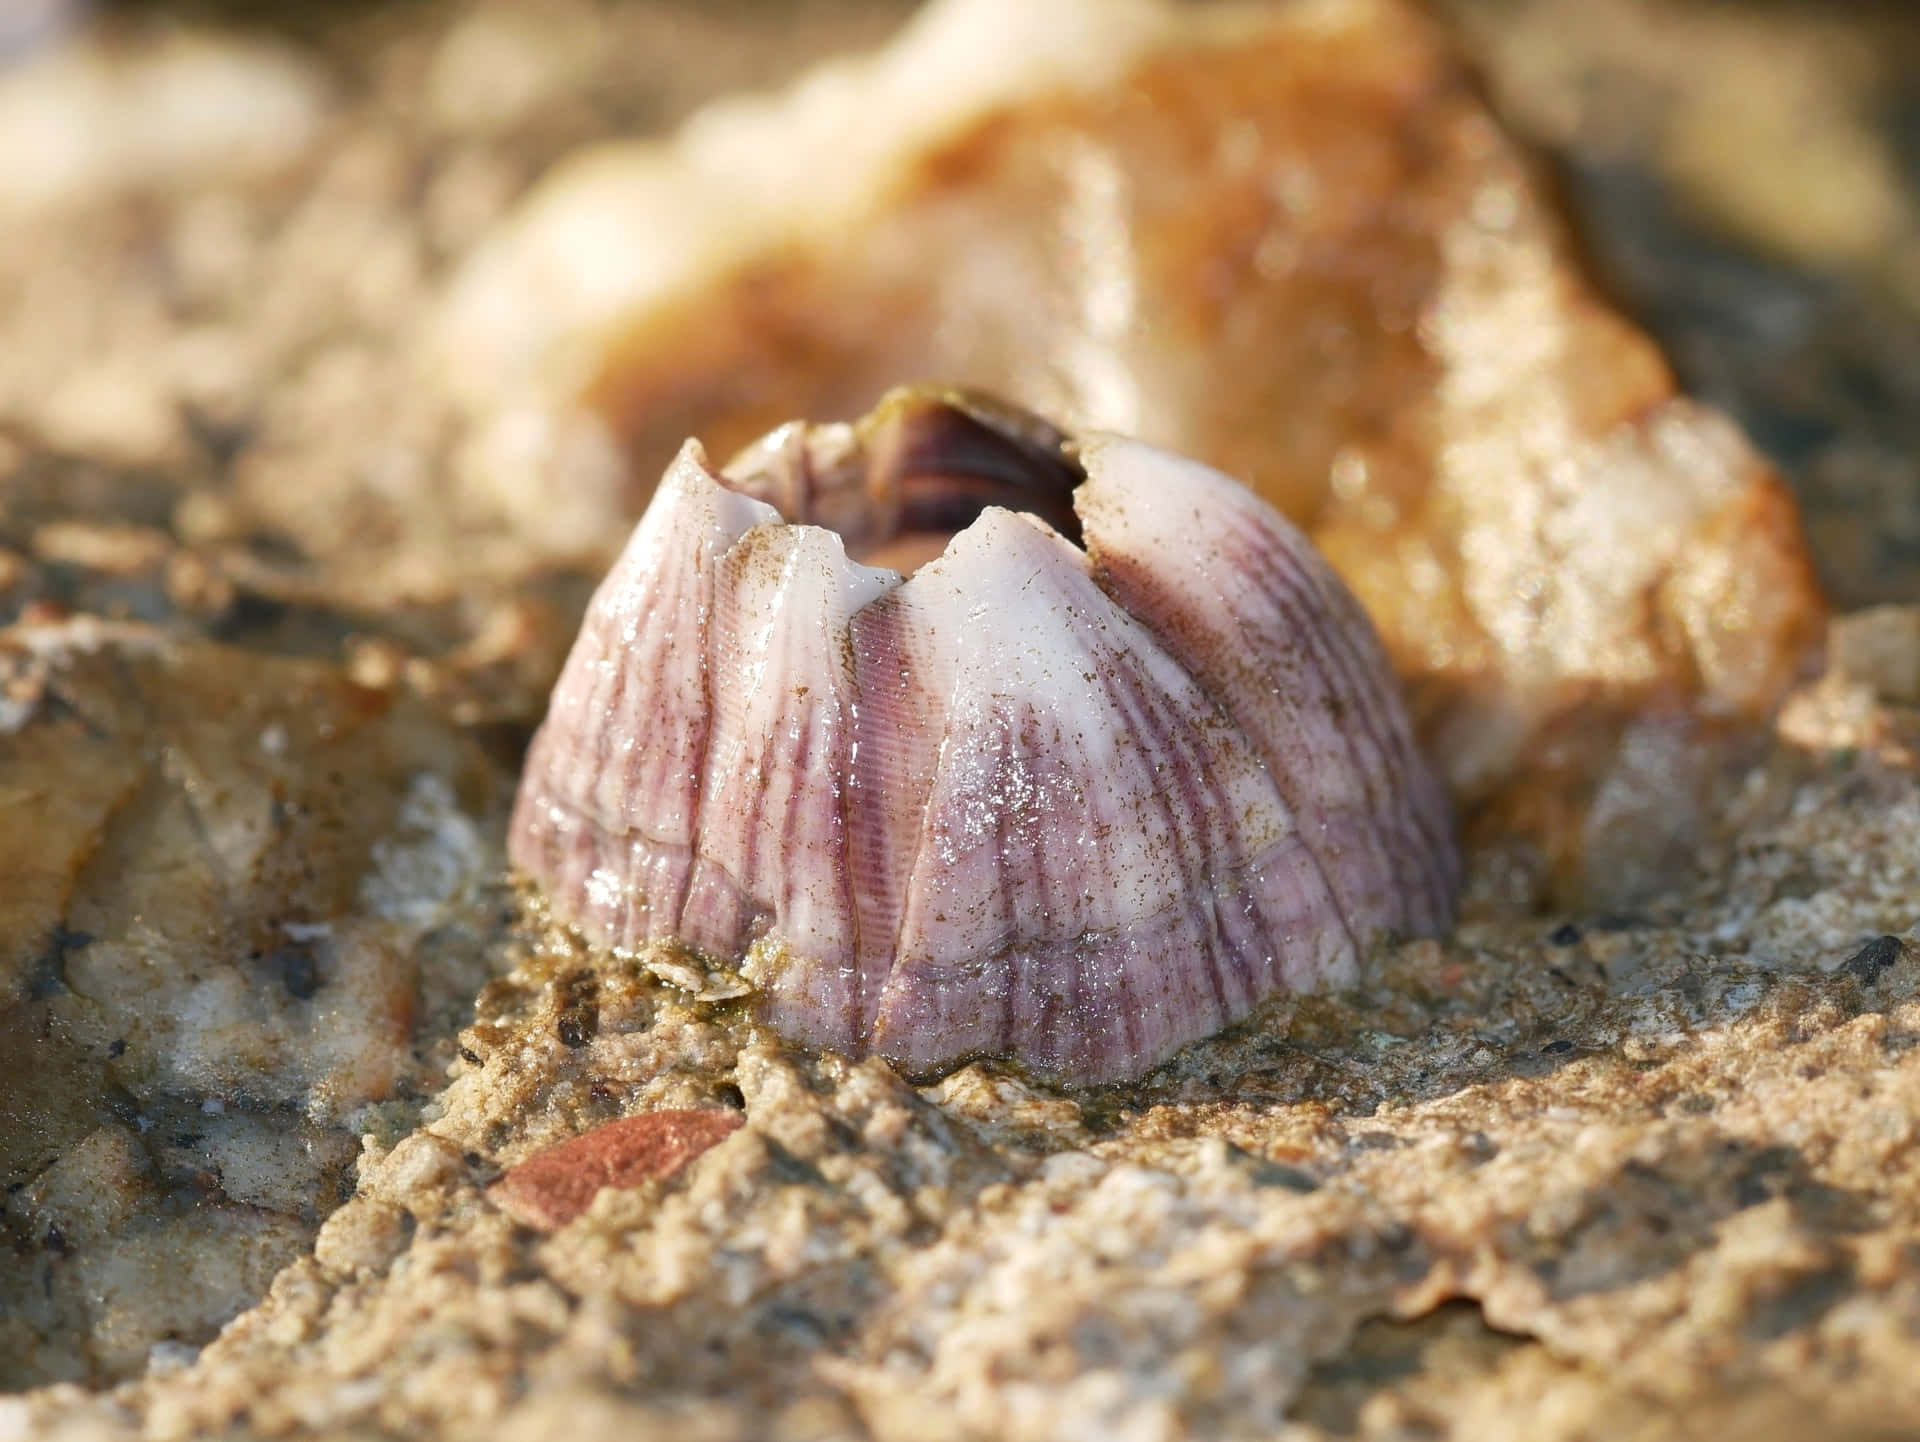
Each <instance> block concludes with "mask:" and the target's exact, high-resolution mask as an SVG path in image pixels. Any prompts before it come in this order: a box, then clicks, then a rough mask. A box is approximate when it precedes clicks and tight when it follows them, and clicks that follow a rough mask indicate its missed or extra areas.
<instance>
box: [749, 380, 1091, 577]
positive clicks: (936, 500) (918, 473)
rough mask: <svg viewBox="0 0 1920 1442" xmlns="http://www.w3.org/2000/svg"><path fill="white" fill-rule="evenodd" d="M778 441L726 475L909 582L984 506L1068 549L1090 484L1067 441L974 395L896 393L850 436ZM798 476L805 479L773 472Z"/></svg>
mask: <svg viewBox="0 0 1920 1442" xmlns="http://www.w3.org/2000/svg"><path fill="white" fill-rule="evenodd" d="M823 429H824V430H825V431H826V432H827V434H826V435H825V436H823V437H822V438H821V440H822V442H823V443H813V444H810V443H809V442H810V439H811V438H810V436H809V435H808V431H807V429H806V428H803V429H802V430H801V431H799V432H798V433H795V432H791V431H787V430H782V431H778V432H775V433H774V434H773V435H772V436H769V437H768V438H766V439H765V440H763V441H761V442H759V443H757V444H755V445H753V446H750V447H748V448H747V449H746V450H745V451H743V452H742V453H741V454H740V455H739V456H736V457H735V458H734V459H733V460H732V461H730V462H729V463H728V464H727V466H726V467H725V469H724V471H723V475H724V476H726V477H727V478H728V479H729V480H732V481H734V482H736V483H738V484H739V485H740V487H741V488H742V489H743V490H746V491H749V492H750V493H752V494H754V495H758V496H760V497H761V498H763V499H765V500H768V501H770V502H772V503H773V504H774V505H775V506H776V507H777V508H778V509H780V510H781V512H782V514H783V515H785V517H786V519H787V520H789V521H794V522H799V523H804V524H814V525H825V526H828V527H830V528H832V529H834V530H837V531H839V532H840V533H841V535H842V537H843V539H845V540H846V541H847V542H848V545H849V551H850V554H851V555H852V556H853V558H854V559H855V560H858V561H862V562H865V563H867V564H870V565H876V566H887V567H891V568H892V569H895V570H899V571H912V570H914V569H916V568H917V567H919V566H920V565H922V564H924V563H925V562H927V561H929V560H932V559H934V558H935V557H937V556H938V555H939V554H940V553H941V552H942V551H943V550H944V549H945V548H946V544H947V542H948V541H949V540H951V539H952V538H953V537H954V536H955V535H956V534H958V533H959V532H960V531H963V530H965V529H966V528H967V527H968V526H969V525H971V524H972V523H973V521H974V520H975V519H976V518H977V517H978V516H979V515H980V513H981V512H982V511H984V510H986V509H987V507H989V506H999V507H1002V508H1004V509H1006V510H1010V511H1020V512H1024V513H1025V514H1028V515H1032V516H1038V517H1039V518H1040V519H1041V520H1043V521H1045V522H1046V523H1047V524H1048V525H1049V526H1051V527H1052V528H1053V529H1054V530H1055V531H1057V532H1059V533H1060V534H1061V535H1062V536H1064V537H1065V538H1066V539H1067V540H1069V541H1071V542H1073V543H1074V544H1075V545H1078V544H1079V543H1080V518H1079V517H1078V516H1077V515H1076V514H1075V513H1074V509H1073V492H1074V488H1075V487H1076V486H1078V485H1079V484H1080V482H1081V481H1083V480H1085V479H1086V472H1085V471H1084V470H1083V469H1082V468H1081V466H1080V464H1079V462H1078V461H1077V460H1076V459H1075V458H1074V454H1073V443H1072V441H1071V439H1070V438H1069V437H1067V436H1066V435H1064V434H1063V433H1062V432H1060V431H1059V430H1057V429H1056V428H1055V427H1054V426H1052V425H1051V424H1049V423H1048V422H1047V421H1045V420H1043V419H1041V418H1040V417H1039V416H1036V415H1032V414H1030V413H1028V412H1026V411H1022V410H1020V409H1019V408H1018V407H1016V406H1012V405H1009V404H1008V403H1007V402H1005V401H1002V400H1000V399H998V398H997V397H994V396H991V395H988V394H986V393H985V392H980V391H970V390H966V389H964V388H960V387H953V386H938V385H913V386H903V387H900V388H899V389H896V390H894V391H892V392H890V393H889V394H887V395H885V396H883V397H882V398H881V399H880V402H879V403H878V404H877V405H876V406H875V407H874V408H873V410H872V411H871V412H869V413H868V414H867V415H865V416H863V417H861V418H860V420H859V421H858V422H856V423H855V424H853V425H852V427H851V428H850V430H849V428H848V427H847V426H845V425H844V424H842V425H835V426H831V427H827V428H823ZM788 468H798V469H799V470H801V471H803V472H805V474H804V475H785V476H780V477H778V478H777V479H776V476H775V475H774V474H773V473H774V472H777V471H781V470H785V469H788Z"/></svg>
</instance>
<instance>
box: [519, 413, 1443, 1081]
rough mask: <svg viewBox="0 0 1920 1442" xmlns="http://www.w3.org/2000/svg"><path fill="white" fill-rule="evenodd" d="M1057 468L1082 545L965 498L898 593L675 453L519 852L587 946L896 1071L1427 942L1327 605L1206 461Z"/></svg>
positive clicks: (1308, 985) (1361, 628)
mask: <svg viewBox="0 0 1920 1442" xmlns="http://www.w3.org/2000/svg"><path fill="white" fill-rule="evenodd" d="M1079 456H1080V460H1081V463H1082V464H1083V465H1084V468H1085V476H1086V479H1085V481H1084V483H1083V484H1081V485H1080V486H1079V488H1078V490H1077V491H1076V492H1074V494H1073V505H1074V507H1075V509H1076V510H1077V512H1078V515H1079V520H1080V526H1081V530H1082V532H1083V539H1084V543H1085V549H1084V550H1083V549H1081V548H1080V547H1078V546H1076V545H1074V544H1072V543H1071V542H1069V541H1068V540H1067V539H1065V538H1063V537H1062V536H1061V535H1060V534H1059V533H1058V532H1056V531H1055V530H1054V529H1052V528H1051V527H1049V526H1048V525H1047V524H1046V523H1045V522H1043V521H1040V520H1037V519H1036V518H1034V517H1032V516H1029V515H1024V514H1019V513H1016V512H1013V511H1008V510H1003V509H1000V508H999V507H988V508H986V509H985V510H983V511H981V512H980V514H979V515H978V517H977V519H975V520H973V521H972V523H971V524H970V525H968V526H967V527H966V528H965V529H964V530H962V531H961V532H960V533H959V534H958V535H956V536H955V537H953V539H952V541H951V543H950V544H949V545H948V546H947V548H946V550H945V552H944V554H942V555H941V556H940V557H939V559H937V560H935V561H932V562H931V563H929V564H927V565H925V566H923V567H921V568H920V569H919V570H917V571H916V572H914V573H913V574H912V575H911V576H910V577H902V576H901V575H900V573H898V572H895V571H890V570H882V569H877V568H874V567H870V566H864V565H860V564H858V563H856V562H855V561H853V560H851V559H849V557H848V556H847V554H846V551H845V549H844V546H843V543H842V541H841V539H840V537H839V536H838V535H836V534H834V533H833V532H831V531H828V530H825V529H823V528H820V527H817V526H812V525H804V524H789V523H787V522H786V521H783V520H782V519H781V517H780V515H779V513H778V512H776V511H775V510H774V509H773V508H772V507H771V506H769V505H766V504H764V503H763V502H760V501H757V500H754V499H750V498H749V497H747V496H744V495H741V494H739V493H738V491H737V489H735V487H737V486H739V485H742V484H749V482H746V481H742V480H736V479H735V478H734V477H733V475H731V474H730V475H729V476H727V477H724V478H723V477H722V476H721V475H719V474H716V473H714V472H713V471H711V470H710V469H709V468H708V467H707V465H706V463H705V460H704V457H703V455H702V453H701V451H700V449H699V447H698V446H697V445H695V444H692V443H689V445H688V446H687V447H686V448H685V450H683V451H682V453H681V455H680V457H679V458H678V459H677V460H676V461H675V462H674V464H673V466H672V468H671V469H670V470H669V471H668V473H667V476H666V479H665V480H664V481H663V482H662V484H661V487H660V489H659V491H658V493H657V494H656V496H655V499H654V501H653V504H652V506H651V507H650V509H649V510H648V513H647V515H646V516H645V517H644V518H643V520H642V521H641V523H640V526H639V527H638V529H637V530H636V531H635V533H634V537H633V539H632V541H631V542H630V543H629V545H628V547H627V549H626V552H625V553H624V554H623V556H622V557H621V559H620V561H619V563H618V564H617V565H616V566H615V568H614V570H613V571H612V572H611V573H610V574H609V576H608V577H607V579H606V581H605V582H604V583H603V585H602V586H601V588H600V590H599V592H598V593H597V594H596V596H595V597H594V600H593V602H592V604H591V606H590V607H589V609H588V612H587V616H586V619H585V622H584V624H583V626H582V629H581V635H580V639H579V641H578V642H577V643H576V645H575V649H574V652H573V654H572V656H571V657H570V658H569V660H568V662H567V666H566V669H565V671H564V673H563V675H562V676H561V679H560V683H559V685H558V687H557V688H556V689H555V691H554V696H553V702H552V706H551V709H550V711H549V713H548V717H547V720H546V722H545V724H544V725H543V726H542V728H541V730H540V732H539V734H538V736H536V738H535V740H534V743H533V747H532V751H531V753H530V755H529V758H528V764H527V772H526V779H525V781H524V783H523V785H522V789H521V793H520V798H519V804H518V807H517V810H516V813H515V817H514V822H513V832H512V852H513V857H514V860H515V862H516V863H517V864H518V865H519V866H520V867H522V868H523V869H524V870H526V871H527V872H529V873H531V874H532V875H533V876H534V877H535V878H536V879H537V880H539V881H540V882H541V883H542V884H543V885H544V887H545V888H546V890H547V891H548V893H549V895H550V896H551V898H552V902H553V906H554V908H555V911H556V913H557V914H558V915H559V916H560V917H562V918H563V919H566V920H568V921H571V922H573V923H575V924H577V925H578V926H580V927H581V928H582V929H583V930H584V931H585V932H586V933H587V934H588V935H589V936H590V937H592V938H593V939H594V940H596V941H598V942H601V943H603V944H606V945H610V946H613V947H616V948H622V949H642V948H645V947H647V946H649V945H650V944H655V943H672V944H676V945H679V946H683V947H687V948H691V949H692V950H694V951H696V952H699V953H703V954H706V955H708V956H710V957H714V958H718V959H720V960H722V961H725V962H729V963H732V964H735V965H742V964H744V969H745V971H746V972H747V974H748V975H749V976H750V977H751V978H752V980H753V981H754V982H755V984H756V986H757V987H758V989H759V991H760V993H761V995H760V1003H759V1004H760V1006H761V1007H762V1010H763V1014H764V1016H765V1017H766V1019H767V1020H768V1021H769V1022H770V1023H771V1024H772V1025H773V1026H775V1027H776V1028H777V1029H778V1030H780V1031H781V1032H783V1033H784V1034H786V1035H788V1036H790V1037H792V1038H794V1039H795V1040H797V1041H800V1042H802V1043H804V1044H807V1045H810V1046H815V1047H823V1048H833V1049H837V1050H842V1051H846V1052H849V1053H853V1054H864V1053H868V1052H874V1053H878V1054H880V1055H882V1056H885V1057H887V1058H889V1059H890V1060H892V1061H894V1062H896V1063H897V1064H899V1065H901V1066H902V1067H903V1068H904V1069H906V1070H907V1071H909V1072H911V1073H914V1074H925V1073H932V1072H937V1071H939V1070H941V1069H945V1068H949V1067H951V1066H954V1065H956V1064H958V1063H960V1062H962V1061H964V1060H966V1059H968V1058H971V1057H976V1056H996V1057H1008V1058H1012V1059H1015V1060H1018V1061H1020V1062H1023V1063H1025V1064H1026V1065H1028V1066H1029V1067H1031V1068H1033V1069H1034V1070H1036V1071H1038V1072H1040V1073H1042V1074H1045V1075H1049V1076H1053V1077H1057V1078H1060V1079H1063V1080H1068V1081H1073V1082H1083V1083H1084V1082H1101V1081H1111V1080H1116V1079H1122V1078H1127V1077H1132V1076H1136V1075H1139V1074H1140V1073H1142V1072H1144V1071H1145V1070H1147V1069H1148V1068H1150V1067H1151V1066H1153V1065H1154V1064H1155V1063H1157V1062H1159V1061H1161V1060H1163V1059H1164V1058H1165V1057H1167V1056H1168V1055H1169V1054H1170V1053H1171V1052H1173V1051H1174V1050H1176V1049H1177V1048H1179V1047H1180V1046H1182V1045H1184V1044H1186V1043H1187V1042H1190V1041H1193V1040H1195V1039H1197V1038H1199V1037H1202V1036H1205V1035H1207V1034H1209V1033H1211V1032H1213V1031H1216V1030H1218V1029H1220V1028H1221V1027H1223V1026H1225V1025H1227V1024H1229V1023H1231V1022H1233V1021H1234V1020H1236V1019H1238V1018H1240V1017H1242V1016H1244V1015H1246V1014H1247V1013H1248V1012H1249V1011H1250V1010H1252V1008H1253V1007H1254V1006H1256V1005H1257V1004H1258V1003H1259V1002H1260V1000H1261V999H1262V998H1263V997H1266V996H1268V995H1270V994H1272V993H1273V992H1275V991H1277V990H1281V989H1291V990H1309V989H1313V988H1316V987H1320V986H1323V985H1329V984H1333V985H1337V984H1341V983H1345V982H1348V981H1351V980H1352V979H1353V978H1354V976H1355V975H1356V972H1357V967H1358V961H1359V956H1360V952H1361V950H1362V948H1363V947H1364V946H1365V944H1366V942H1367V940H1368V938H1369V937H1370V936H1371V935H1372V934H1373V933H1375V932H1377V931H1380V930H1382V929H1394V930H1421V931H1428V930H1433V929H1436V928H1439V927H1442V926H1445V925H1446V924H1447V923H1448V921H1449V919H1450V917H1451V912H1452V904H1453V893H1454V889H1455V887H1456V885H1457V882H1458V859H1457V855H1456V853H1455V850H1454V843H1453V839H1452V829H1451V821H1450V818H1449V816H1448V812H1447V806H1446V802H1445V798H1444V797H1443V795H1442V794H1441V792H1440V789H1439V788H1438V786H1437V785H1436V784H1435V782H1434V780H1433V778H1432V776H1431V775H1430V774H1429V772H1428V771H1427V769H1426V767H1425V766H1424V764H1423V763H1422V761H1421V759H1420V757H1419V755H1418V754H1417V752H1416V751H1415V750H1414V747H1413V744H1412V741H1411V739H1410V732H1409V728H1408V725H1407V721H1406V717H1405V715H1404V713H1403V711H1402V709H1401V706H1400V702H1399V700H1398V697H1397V694H1396V691H1395V687H1394V683H1393V678H1392V676H1391V674H1390V673H1389V671H1388V670H1387V667H1386V663H1385V660H1384V658H1383V656H1382V653H1381V650H1380V647H1379V644H1378V642H1377V640H1376V639H1375V637H1374V635H1373V632H1372V629H1371V627H1370V626H1369V624H1368V623H1367V620H1366V617H1365V616H1364V614H1362V612H1361V611H1360V609H1359V607H1358V605H1357V604H1356V603H1355V602H1354V601H1353V599H1352V597H1351V596H1349V595H1348V594H1347V593H1346V592H1345V591H1344V590H1343V589H1342V588H1341V586H1340V584H1339V582H1338V581H1337V580H1336V579H1335V578H1334V576H1333V575H1332V573H1331V572H1330V571H1329V570H1328V569H1327V568H1326V567H1325V566H1324V565H1323V564H1322V563H1321V562H1320V560H1319V558H1318V557H1317V556H1316V555H1315V554H1314V553H1313V551H1312V549H1311V547H1310V546H1309V545H1308V544H1307V543H1306V541H1305V540H1304V539H1303V538H1302V537H1301V536H1300V534H1299V533H1298V532H1297V531H1295V530H1294V529H1293V528H1292V527H1291V526H1290V525H1288V524H1287V522H1286V521H1284V520H1283V519H1281V517H1280V516H1279V515H1278V514H1277V513H1275V512H1274V511H1272V510H1271V509H1270V508H1268V507H1267V506H1266V505H1265V504H1264V503H1262V502H1260V501H1259V500H1258V499H1257V498H1255V497H1254V496H1253V495H1252V494H1251V493H1250V492H1248V491H1247V490H1245V489H1244V488H1242V487H1241V486H1239V485H1237V484H1236V483H1235V482H1233V481H1231V480H1229V479H1228V478H1226V477H1224V476H1221V475H1219V474H1218V473H1216V472H1213V471H1210V470H1208V469H1207V468H1205V467H1203V466H1200V465H1197V464H1195V463H1193V462H1190V461H1184V460H1181V459H1179V458H1177V457H1173V456H1169V455H1167V454H1165V453H1163V452H1160V451H1157V450H1154V449H1152V448H1150V447H1148V446H1145V445H1141V444H1139V443H1137V442H1132V441H1127V440H1122V439H1119V438H1110V437H1093V438H1089V439H1087V440H1085V441H1083V442H1082V443H1081V444H1080V450H1079ZM733 469H736V470H737V467H736V468H733ZM789 479H790V478H789ZM836 504H838V502H836ZM876 504H879V505H883V506H884V505H885V504H887V502H886V500H885V498H880V499H879V500H878V501H877V502H876Z"/></svg>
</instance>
